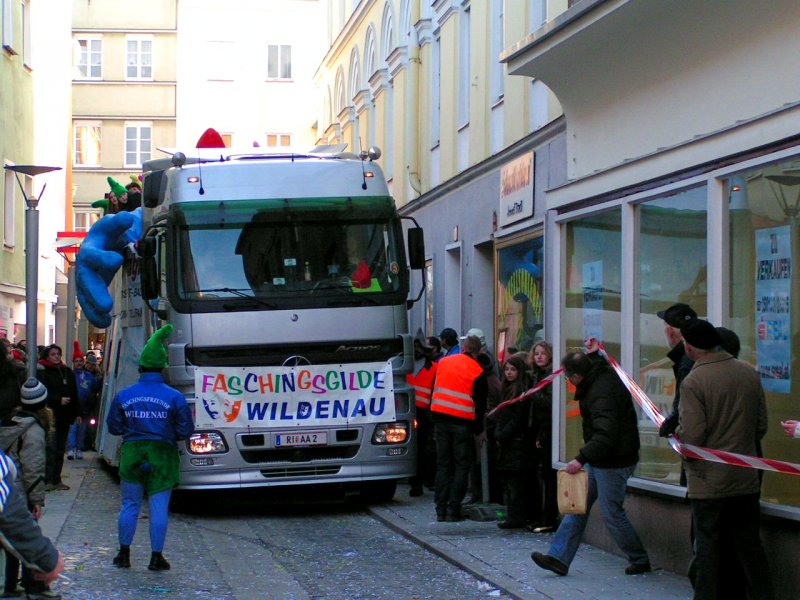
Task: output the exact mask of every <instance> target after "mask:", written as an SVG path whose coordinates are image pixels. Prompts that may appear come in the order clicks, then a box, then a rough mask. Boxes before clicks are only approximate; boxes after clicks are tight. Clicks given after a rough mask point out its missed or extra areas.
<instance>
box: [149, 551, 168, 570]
mask: <svg viewBox="0 0 800 600" xmlns="http://www.w3.org/2000/svg"><path fill="white" fill-rule="evenodd" d="M147 568H148V569H150V570H151V571H169V563H168V562H167V559H166V558H164V555H163V554H161V552H153V553H152V554H151V555H150V564H149V565H147Z"/></svg>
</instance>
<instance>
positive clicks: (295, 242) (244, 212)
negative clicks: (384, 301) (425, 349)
mask: <svg viewBox="0 0 800 600" xmlns="http://www.w3.org/2000/svg"><path fill="white" fill-rule="evenodd" d="M170 210H171V213H172V214H171V216H172V217H173V218H172V219H171V221H172V223H173V224H174V226H175V231H176V234H177V235H176V236H175V240H176V246H175V250H176V254H175V256H176V258H177V265H176V273H177V292H178V296H179V298H180V300H183V301H191V302H193V303H195V302H202V301H215V300H216V301H218V300H220V299H225V300H226V302H227V304H226V306H235V305H236V304H232V303H231V301H234V302H238V304H242V305H245V304H251V305H252V304H258V305H260V306H263V307H275V308H277V307H280V306H281V305H284V306H285V302H281V300H288V299H297V298H314V297H316V298H317V299H319V300H320V301H324V300H327V301H329V302H330V301H336V302H340V301H341V300H342V299H343V298H345V299H346V298H350V299H352V300H353V301H354V302H356V301H358V302H370V303H377V300H378V299H379V298H380V296H379V294H387V293H396V292H400V291H402V290H403V285H402V284H403V280H401V277H405V266H404V258H403V255H402V254H401V252H402V247H398V242H397V231H396V230H397V228H398V225H397V219H396V217H395V211H394V203H393V201H392V200H391V198H388V197H381V198H352V199H351V198H308V199H291V200H285V199H280V200H274V199H271V200H261V201H257V200H254V201H242V200H235V201H228V202H197V203H181V204H176V205H173V206H172V207H171V209H170ZM254 299H255V300H258V299H260V300H261V302H255V300H254ZM264 300H268V301H269V302H265V301H264Z"/></svg>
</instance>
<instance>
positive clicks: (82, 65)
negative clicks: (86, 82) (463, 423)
mask: <svg viewBox="0 0 800 600" xmlns="http://www.w3.org/2000/svg"><path fill="white" fill-rule="evenodd" d="M77 42H78V61H77V62H78V76H79V78H81V79H102V77H103V40H102V39H101V38H79V39H78V40H77Z"/></svg>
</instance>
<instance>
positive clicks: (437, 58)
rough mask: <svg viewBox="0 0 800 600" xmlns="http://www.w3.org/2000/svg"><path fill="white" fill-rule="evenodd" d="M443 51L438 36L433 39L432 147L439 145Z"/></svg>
mask: <svg viewBox="0 0 800 600" xmlns="http://www.w3.org/2000/svg"><path fill="white" fill-rule="evenodd" d="M441 51H442V43H441V39H440V38H439V37H438V36H437V37H435V38H434V39H433V47H432V48H431V148H433V147H435V146H438V145H439V129H440V121H439V119H440V112H441V106H440V104H439V102H440V93H441V88H440V86H441V75H442V73H441Z"/></svg>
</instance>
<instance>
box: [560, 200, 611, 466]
mask: <svg viewBox="0 0 800 600" xmlns="http://www.w3.org/2000/svg"><path fill="white" fill-rule="evenodd" d="M565 263H566V264H565V265H564V271H563V273H564V285H565V288H566V289H565V290H564V306H563V308H562V312H561V319H560V321H561V333H562V335H561V338H562V340H563V341H564V344H565V346H566V348H561V349H557V350H558V351H557V352H556V354H560V352H561V351H563V350H575V349H578V348H582V347H583V345H584V340H585V339H586V338H587V337H595V338H597V339H598V340H602V341H603V345H604V346H605V348H606V350H608V352H609V354H611V356H614V357H619V356H620V346H621V339H620V306H621V304H620V299H621V287H622V275H621V269H622V211H621V210H620V209H618V208H617V209H614V210H610V211H606V212H603V213H599V214H596V215H591V216H588V217H583V218H580V219H576V220H574V221H570V222H569V223H568V224H567V228H566V247H565ZM561 385H566V384H565V383H563V382H562V383H561ZM562 389H563V388H562ZM567 400H568V401H567V402H566V403H565V404H564V405H562V406H561V410H562V411H564V413H563V414H562V418H564V420H563V423H564V435H565V440H566V447H565V449H564V450H565V454H563V455H561V459H562V460H563V459H566V460H567V461H568V460H569V458H571V457H573V456H575V454H576V453H577V451H578V450H579V449H580V447H581V446H582V445H583V431H582V429H581V420H580V419H579V418H577V417H578V416H579V413H578V412H577V408H578V403H577V402H576V401H575V400H574V399H573V397H572V394H568V395H567Z"/></svg>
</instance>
